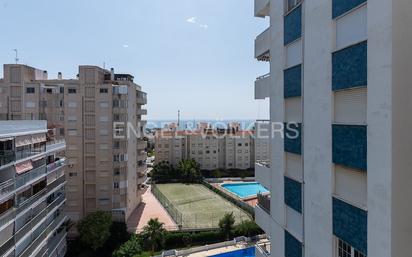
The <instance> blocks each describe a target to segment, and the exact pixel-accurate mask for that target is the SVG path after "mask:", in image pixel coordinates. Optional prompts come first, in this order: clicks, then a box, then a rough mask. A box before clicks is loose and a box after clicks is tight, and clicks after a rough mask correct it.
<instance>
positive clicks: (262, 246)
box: [255, 241, 270, 257]
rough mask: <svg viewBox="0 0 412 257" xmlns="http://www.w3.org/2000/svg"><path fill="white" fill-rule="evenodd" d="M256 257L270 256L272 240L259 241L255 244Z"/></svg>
mask: <svg viewBox="0 0 412 257" xmlns="http://www.w3.org/2000/svg"><path fill="white" fill-rule="evenodd" d="M255 255H256V257H269V256H270V242H269V241H267V242H259V243H258V244H256V246H255Z"/></svg>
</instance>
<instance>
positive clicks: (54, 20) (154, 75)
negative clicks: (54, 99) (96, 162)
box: [0, 0, 269, 119]
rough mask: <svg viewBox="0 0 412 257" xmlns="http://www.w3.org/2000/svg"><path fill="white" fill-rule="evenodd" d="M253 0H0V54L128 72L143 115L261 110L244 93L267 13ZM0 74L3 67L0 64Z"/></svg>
mask: <svg viewBox="0 0 412 257" xmlns="http://www.w3.org/2000/svg"><path fill="white" fill-rule="evenodd" d="M253 2H254V1H253V0H70V1H64V0H36V1H32V0H0V24H1V25H2V26H1V27H2V39H1V41H2V42H1V43H0V62H1V63H11V62H13V60H14V52H13V51H12V49H14V48H17V49H19V54H20V62H21V63H24V64H27V65H30V66H34V67H37V68H40V69H46V70H48V72H49V77H52V78H53V77H56V76H57V72H58V71H61V72H63V77H64V78H73V77H74V76H75V75H76V74H77V66H78V65H79V64H91V65H99V66H102V65H103V62H105V63H106V68H110V67H114V68H115V71H116V72H119V73H131V74H133V75H134V76H135V82H136V83H138V84H140V85H141V86H142V87H143V89H144V91H146V92H147V93H148V101H149V103H148V105H147V109H148V112H149V115H148V119H171V118H175V117H176V115H177V114H176V113H177V109H180V110H181V114H182V118H186V119H193V118H196V119H217V118H218V119H235V118H237V119H255V118H267V117H268V113H269V110H268V104H267V102H266V101H256V100H254V99H253V92H254V86H253V85H254V79H255V78H256V77H257V76H260V75H263V74H265V73H267V72H268V71H269V64H268V63H259V62H257V61H255V60H254V59H253V52H254V38H255V37H256V35H258V34H259V33H260V32H261V31H263V30H264V29H266V28H267V26H268V22H269V20H268V19H258V18H254V17H253ZM0 69H1V74H2V73H3V67H1V68H0Z"/></svg>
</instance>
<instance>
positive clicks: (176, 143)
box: [155, 128, 269, 170]
mask: <svg viewBox="0 0 412 257" xmlns="http://www.w3.org/2000/svg"><path fill="white" fill-rule="evenodd" d="M256 147H258V148H259V149H257V148H256ZM255 152H256V153H259V155H258V156H257V157H258V158H259V159H260V158H268V157H267V156H268V155H269V154H268V152H269V144H267V143H263V144H261V143H260V142H259V144H257V145H255V139H254V131H240V130H234V131H232V130H227V131H226V130H224V131H223V130H221V131H218V130H215V129H210V128H204V129H203V130H196V131H162V130H161V131H157V133H156V135H155V153H156V154H155V155H156V157H155V162H156V163H160V162H162V161H165V162H168V163H170V164H171V165H173V166H174V167H176V166H177V165H178V164H179V162H180V161H182V160H185V159H194V160H195V161H196V162H197V163H199V165H200V168H201V169H202V170H218V169H223V170H230V169H237V170H247V169H251V168H254V162H255ZM265 156H266V157H265Z"/></svg>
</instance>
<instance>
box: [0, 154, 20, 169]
mask: <svg viewBox="0 0 412 257" xmlns="http://www.w3.org/2000/svg"><path fill="white" fill-rule="evenodd" d="M15 160H16V155H15V154H14V151H0V167H1V166H3V165H6V164H9V163H12V162H14V161H15Z"/></svg>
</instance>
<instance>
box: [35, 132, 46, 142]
mask: <svg viewBox="0 0 412 257" xmlns="http://www.w3.org/2000/svg"><path fill="white" fill-rule="evenodd" d="M46 140H47V139H46V135H45V134H38V135H34V136H33V137H32V142H33V144H38V143H41V142H45V141H46Z"/></svg>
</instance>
